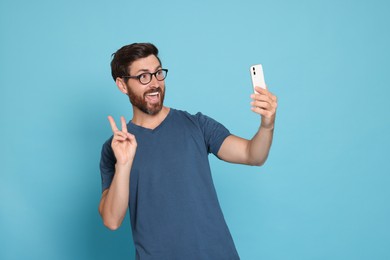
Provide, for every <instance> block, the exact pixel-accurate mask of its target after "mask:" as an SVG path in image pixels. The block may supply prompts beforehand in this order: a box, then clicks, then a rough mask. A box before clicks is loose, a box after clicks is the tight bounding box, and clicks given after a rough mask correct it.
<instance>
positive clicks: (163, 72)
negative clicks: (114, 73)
mask: <svg viewBox="0 0 390 260" xmlns="http://www.w3.org/2000/svg"><path fill="white" fill-rule="evenodd" d="M167 73H168V70H167V69H159V70H158V71H156V72H155V73H150V72H145V73H142V74H140V75H138V76H122V78H124V79H138V81H139V82H140V83H141V84H142V85H146V84H148V83H149V82H151V81H152V77H153V76H155V77H156V79H157V80H158V81H162V80H164V79H165V78H166V77H167Z"/></svg>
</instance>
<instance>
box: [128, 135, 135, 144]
mask: <svg viewBox="0 0 390 260" xmlns="http://www.w3.org/2000/svg"><path fill="white" fill-rule="evenodd" d="M127 139H129V140H130V142H131V143H133V144H135V145H136V144H137V140H136V139H135V136H134V135H132V134H130V133H127Z"/></svg>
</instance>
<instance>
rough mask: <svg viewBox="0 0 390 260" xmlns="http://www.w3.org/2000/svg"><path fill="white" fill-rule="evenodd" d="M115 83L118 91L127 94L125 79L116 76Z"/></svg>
mask: <svg viewBox="0 0 390 260" xmlns="http://www.w3.org/2000/svg"><path fill="white" fill-rule="evenodd" d="M115 83H116V86H117V87H118V89H119V90H120V92H122V93H123V94H125V95H127V86H126V83H125V81H124V80H123V79H122V78H119V77H118V78H116V80H115Z"/></svg>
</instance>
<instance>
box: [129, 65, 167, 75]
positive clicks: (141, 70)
mask: <svg viewBox="0 0 390 260" xmlns="http://www.w3.org/2000/svg"><path fill="white" fill-rule="evenodd" d="M161 68H162V67H161V65H158V66H157V67H156V68H155V69H154V71H157V70H158V69H161ZM140 72H150V71H149V70H147V69H140V70H138V71H137V72H136V73H134V74H135V75H137V74H139V73H140Z"/></svg>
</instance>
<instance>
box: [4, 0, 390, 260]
mask: <svg viewBox="0 0 390 260" xmlns="http://www.w3.org/2000/svg"><path fill="white" fill-rule="evenodd" d="M389 7H390V4H388V2H387V1H359V0H357V1H346V0H342V1H336V0H333V1H330V0H328V1H325V0H324V1H283V0H276V1H275V0H274V1H190V2H187V1H92V0H86V1H76V0H66V1H65V0H64V1H49V0H46V1H43V0H40V1H22V0H15V1H14V0H12V1H11V0H2V1H1V2H0V26H1V27H0V30H1V31H0V32H1V43H0V47H1V48H0V86H1V95H0V106H1V107H0V113H1V136H0V138H1V140H0V143H1V148H2V149H1V156H0V158H1V184H2V185H1V188H0V211H1V214H0V259H133V257H134V247H133V245H132V239H131V234H130V225H129V221H128V218H127V219H126V220H125V221H124V224H123V226H122V227H121V228H120V229H119V230H118V231H116V232H111V231H109V230H108V229H106V228H105V227H104V226H103V224H102V222H101V220H100V217H99V214H98V211H97V206H98V203H99V200H100V193H101V186H100V173H99V168H98V163H99V158H100V149H101V145H102V143H103V142H104V141H105V140H106V139H107V138H108V137H109V136H110V127H109V124H108V121H107V119H106V117H107V115H109V114H111V115H113V116H114V117H116V118H119V116H120V115H122V114H123V115H125V116H126V117H127V118H128V119H130V118H131V106H130V104H129V102H128V100H127V98H126V97H125V96H123V94H121V93H120V92H119V91H118V90H117V89H116V86H115V84H114V82H113V80H112V79H111V76H110V68H109V62H110V60H111V54H112V53H113V52H114V51H116V50H117V49H118V48H119V47H121V46H122V45H125V44H128V43H132V42H144V41H146V42H149V41H150V42H153V43H155V44H156V45H157V46H158V47H159V49H160V52H161V58H162V60H163V64H164V66H165V67H167V68H169V75H168V78H167V80H166V84H167V87H168V89H167V97H166V105H168V106H171V107H175V108H179V109H183V110H187V111H189V112H192V113H194V112H197V111H202V112H203V113H205V114H208V115H210V116H212V117H214V118H215V119H217V120H219V121H220V122H222V123H223V124H225V125H226V126H227V127H228V128H229V129H230V130H231V131H232V133H234V134H236V135H239V136H242V137H246V138H251V137H252V135H253V134H254V133H255V131H256V129H257V127H258V125H259V118H258V117H257V116H256V115H255V114H254V113H252V112H251V111H250V109H249V108H250V105H249V102H250V99H249V95H250V93H251V83H250V78H249V70H248V68H249V66H250V65H252V64H254V63H263V65H264V71H265V78H266V81H267V83H268V85H269V89H270V90H271V91H272V92H274V93H275V94H276V95H277V96H278V98H279V109H278V115H277V125H276V130H275V139H274V144H273V147H272V151H271V154H270V157H269V160H268V161H267V163H266V165H265V166H264V167H261V168H258V167H249V166H242V165H231V164H227V163H224V162H222V161H219V160H217V159H214V158H213V159H211V163H212V169H213V176H214V181H215V186H216V188H217V191H218V194H219V198H220V203H221V206H222V208H223V211H224V213H225V218H226V220H227V223H228V225H229V227H230V230H231V233H232V235H233V237H234V240H235V243H236V246H237V249H238V251H239V253H240V255H241V258H242V259H243V260H246V259H249V260H252V259H253V260H256V259H297V260H304V259H390V250H389V249H388V245H389V241H390V235H389V233H390V226H389V219H390V206H389V196H390V192H389V187H390V185H389V184H390V177H389V173H390V167H389V164H388V162H389V147H390V138H389V133H390V119H389V111H390V105H389V101H388V100H389V94H390V90H389V89H390V84H389V83H390V80H389V76H388V75H389V73H388V69H389V60H390V55H389V53H390V52H389V46H390V37H389V35H390V34H389V25H390V18H389V16H388V12H389ZM156 217H158V216H156Z"/></svg>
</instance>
